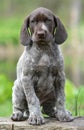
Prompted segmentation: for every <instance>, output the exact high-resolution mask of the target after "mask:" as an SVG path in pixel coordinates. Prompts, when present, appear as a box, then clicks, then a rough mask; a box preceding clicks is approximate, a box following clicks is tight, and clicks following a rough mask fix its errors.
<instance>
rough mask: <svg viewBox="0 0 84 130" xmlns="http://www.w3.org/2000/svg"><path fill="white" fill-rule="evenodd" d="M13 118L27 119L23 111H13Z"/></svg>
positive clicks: (15, 119)
mask: <svg viewBox="0 0 84 130" xmlns="http://www.w3.org/2000/svg"><path fill="white" fill-rule="evenodd" d="M11 119H12V120H13V121H24V120H26V117H24V116H23V113H22V112H20V111H19V112H15V113H13V114H12V116H11Z"/></svg>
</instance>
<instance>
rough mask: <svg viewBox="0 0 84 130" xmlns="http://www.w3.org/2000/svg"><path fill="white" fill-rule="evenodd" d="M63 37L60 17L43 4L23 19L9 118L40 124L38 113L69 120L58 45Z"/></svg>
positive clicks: (70, 116) (64, 37)
mask: <svg viewBox="0 0 84 130" xmlns="http://www.w3.org/2000/svg"><path fill="white" fill-rule="evenodd" d="M66 38H67V33H66V30H65V28H64V25H63V24H62V22H61V20H60V19H59V18H58V17H57V16H55V15H54V14H53V13H52V12H51V11H50V10H48V9H46V8H43V7H40V8H38V9H36V10H34V11H33V12H32V13H31V14H30V15H29V16H27V18H26V19H25V21H24V24H23V26H22V28H21V33H20V40H21V43H22V44H23V45H24V46H25V49H24V52H23V54H22V56H21V57H20V59H19V61H18V64H17V79H16V81H15V82H14V87H13V94H12V101H13V115H12V117H11V118H12V120H14V121H21V120H25V119H26V118H28V121H29V123H30V124H33V125H40V124H43V123H44V122H45V121H44V118H43V116H42V113H44V114H47V115H49V116H50V117H54V118H56V120H59V121H71V120H73V117H72V115H71V113H70V112H68V111H67V110H66V109H65V94H64V86H65V73H64V63H63V56H62V53H61V50H60V48H59V45H60V44H62V43H63V42H64V41H65V40H66ZM40 106H42V111H41V110H40Z"/></svg>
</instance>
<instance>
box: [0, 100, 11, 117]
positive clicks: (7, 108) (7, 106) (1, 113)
mask: <svg viewBox="0 0 84 130" xmlns="http://www.w3.org/2000/svg"><path fill="white" fill-rule="evenodd" d="M11 114H12V103H11V100H7V101H5V102H3V103H1V104H0V117H8V116H11Z"/></svg>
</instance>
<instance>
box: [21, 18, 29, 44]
mask: <svg viewBox="0 0 84 130" xmlns="http://www.w3.org/2000/svg"><path fill="white" fill-rule="evenodd" d="M28 27H29V16H28V17H27V18H26V19H25V20H24V24H23V25H22V28H21V31H20V42H21V44H23V45H24V46H29V45H31V36H30V34H29V32H28Z"/></svg>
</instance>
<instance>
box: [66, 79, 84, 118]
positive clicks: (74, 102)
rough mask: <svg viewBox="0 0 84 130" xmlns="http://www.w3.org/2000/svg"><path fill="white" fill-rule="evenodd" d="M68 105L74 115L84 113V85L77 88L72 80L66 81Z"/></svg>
mask: <svg viewBox="0 0 84 130" xmlns="http://www.w3.org/2000/svg"><path fill="white" fill-rule="evenodd" d="M65 93H66V107H67V109H69V110H71V112H72V113H73V115H75V116H77V115H84V111H83V109H84V86H80V87H79V88H76V86H74V84H73V83H72V82H70V81H69V80H67V81H66V87H65Z"/></svg>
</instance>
